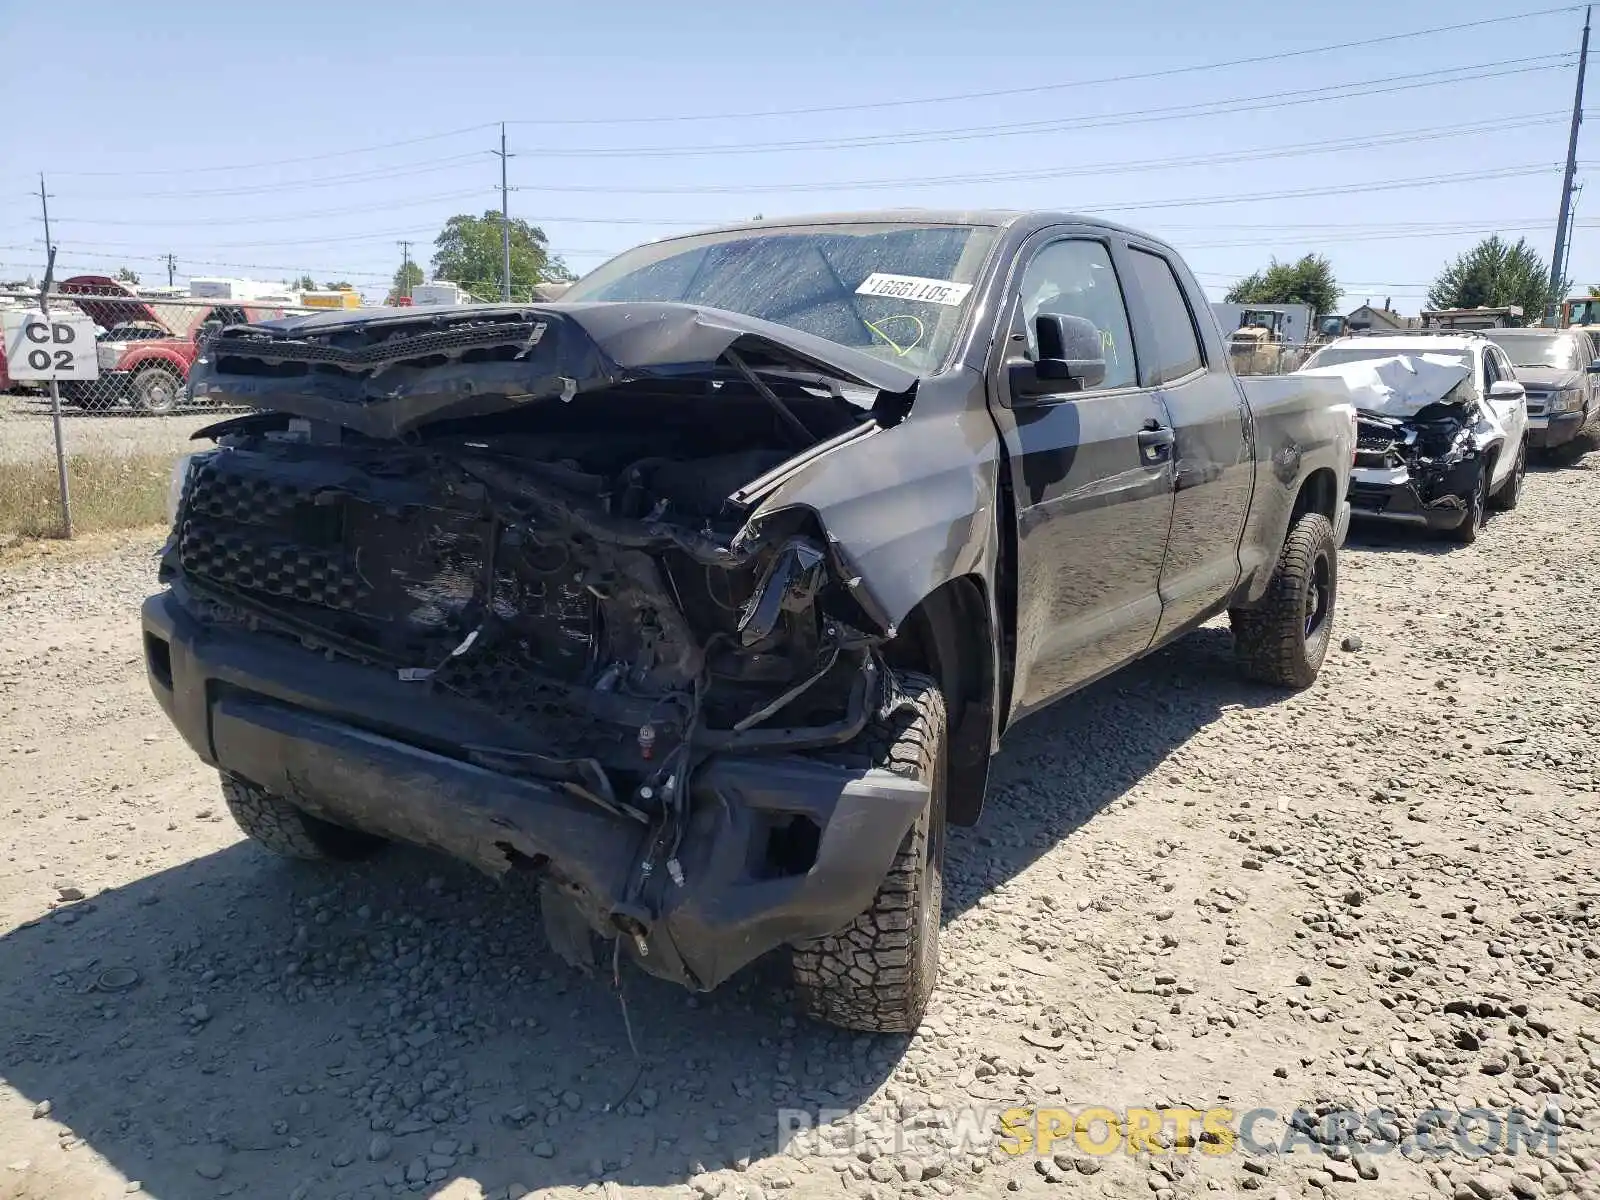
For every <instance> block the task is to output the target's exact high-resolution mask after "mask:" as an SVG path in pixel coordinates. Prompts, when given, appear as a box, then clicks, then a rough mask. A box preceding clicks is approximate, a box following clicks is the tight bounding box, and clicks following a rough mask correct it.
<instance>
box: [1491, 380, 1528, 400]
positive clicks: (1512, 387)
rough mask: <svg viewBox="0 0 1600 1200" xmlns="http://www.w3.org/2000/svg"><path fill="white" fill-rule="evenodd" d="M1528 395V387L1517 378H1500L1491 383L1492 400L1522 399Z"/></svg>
mask: <svg viewBox="0 0 1600 1200" xmlns="http://www.w3.org/2000/svg"><path fill="white" fill-rule="evenodd" d="M1525 395H1527V389H1526V388H1525V387H1523V386H1522V385H1521V384H1520V383H1518V382H1517V381H1516V380H1515V379H1498V380H1496V381H1495V382H1494V383H1491V384H1490V385H1489V399H1491V400H1520V399H1521V398H1522V397H1523V396H1525Z"/></svg>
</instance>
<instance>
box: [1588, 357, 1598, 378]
mask: <svg viewBox="0 0 1600 1200" xmlns="http://www.w3.org/2000/svg"><path fill="white" fill-rule="evenodd" d="M1584 370H1585V371H1587V372H1589V374H1591V375H1600V358H1597V359H1595V360H1594V361H1593V362H1592V363H1590V364H1589V365H1588V366H1587V367H1585V368H1584Z"/></svg>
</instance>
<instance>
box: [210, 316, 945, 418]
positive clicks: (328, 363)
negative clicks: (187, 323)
mask: <svg viewBox="0 0 1600 1200" xmlns="http://www.w3.org/2000/svg"><path fill="white" fill-rule="evenodd" d="M730 351H732V352H734V353H736V354H738V355H740V356H742V357H743V359H744V360H745V361H746V362H747V363H748V365H749V366H750V367H752V368H754V369H756V370H762V369H773V370H783V371H789V372H795V373H799V374H802V375H807V376H811V377H815V378H819V379H822V380H828V381H832V382H834V383H836V384H841V385H847V386H848V385H853V386H855V387H861V388H868V389H872V390H873V391H874V392H889V393H895V394H901V393H910V392H911V391H912V390H913V389H914V388H915V387H916V385H917V380H918V376H917V375H916V374H914V373H913V372H911V371H908V370H906V369H905V368H903V367H899V366H896V365H894V364H892V363H888V362H884V361H883V360H881V359H878V358H874V357H873V356H872V355H869V354H865V353H862V352H860V351H857V350H852V349H850V348H849V347H847V346H841V345H838V344H836V343H834V342H829V341H826V340H825V339H822V338H819V337H815V336H813V335H811V334H807V333H802V332H800V331H799V330H795V329H790V328H788V327H787V326H783V325H777V324H774V323H772V322H770V321H762V320H759V319H757V318H754V317H748V316H744V315H743V314H740V313H732V312H725V311H723V310H721V309H712V308H699V307H696V306H694V305H688V304H665V303H581V304H528V305H471V306H466V307H451V308H448V309H433V310H429V309H416V308H394V309H381V310H375V311H367V312H354V313H342V312H329V313H318V314H316V315H313V316H306V317H294V318H289V319H286V320H281V321H267V322H263V323H261V324H258V325H236V326H232V327H230V328H228V329H225V330H223V331H221V332H220V333H219V334H218V335H217V337H216V338H215V339H214V340H213V341H212V342H210V343H209V345H208V346H207V349H206V353H205V354H204V355H203V356H202V357H201V358H200V360H199V361H198V362H196V364H195V366H194V369H193V370H192V371H191V372H190V384H191V387H192V389H193V392H194V395H195V396H196V397H200V396H208V397H210V398H212V399H213V400H220V401H222V402H224V403H232V404H241V405H245V406H248V407H252V408H264V409H272V410H275V411H279V412H286V413H291V414H293V415H295V416H303V417H310V418H313V419H318V420H328V421H332V422H335V423H337V424H340V425H343V426H346V427H348V428H350V429H354V430H356V431H358V432H360V433H364V434H367V435H368V436H372V437H398V436H400V435H401V434H404V433H406V432H408V431H409V430H412V429H415V428H417V427H418V426H419V425H422V424H425V423H428V422H432V421H438V420H445V419H454V418H462V417H474V416H483V415H487V414H489V413H493V412H499V411H504V410H506V409H508V408H513V407H515V406H517V405H519V404H524V403H529V402H531V401H536V400H543V399H548V398H551V397H556V396H562V397H566V398H568V399H571V398H573V397H575V396H579V395H582V394H583V393H584V392H589V391H597V390H600V389H603V388H608V387H615V386H616V385H618V384H622V383H628V382H631V381H635V380H641V379H652V378H655V379H667V378H673V377H681V376H688V375H696V374H702V375H703V374H711V373H724V374H725V373H727V372H729V371H730V370H731V369H732V366H731V364H730V363H729V361H728V359H727V358H726V356H727V354H728V353H729V352H730ZM868 403H870V398H869V400H868Z"/></svg>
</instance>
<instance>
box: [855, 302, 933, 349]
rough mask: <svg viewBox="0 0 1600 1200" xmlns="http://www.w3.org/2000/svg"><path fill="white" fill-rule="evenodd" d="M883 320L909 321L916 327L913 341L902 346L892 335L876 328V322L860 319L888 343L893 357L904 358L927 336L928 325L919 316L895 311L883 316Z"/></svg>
mask: <svg viewBox="0 0 1600 1200" xmlns="http://www.w3.org/2000/svg"><path fill="white" fill-rule="evenodd" d="M883 320H884V321H885V322H888V321H910V322H911V323H912V324H913V325H915V326H916V327H917V336H916V339H915V340H914V341H912V343H911V344H910V345H909V346H902V345H901V344H900V343H899V342H897V341H895V340H894V339H893V338H892V337H890V336H889V335H888V334H887V333H885V332H884V331H883V330H882V329H880V328H878V325H877V323H876V322H874V321H867V320H863V321H862V324H863V325H865V326H866V327H867V328H868V329H870V330H872V332H873V333H875V334H877V335H878V336H879V337H881V338H882V339H883V340H884V341H886V342H888V343H889V346H890V348H891V349H892V350H893V351H894V353H895V357H897V358H904V357H905V356H906V355H908V354H910V353H911V352H912V351H913V350H915V349H916V348H917V347H918V346H920V345H921V344H922V339H923V338H925V337H927V336H928V327H927V326H926V325H924V324H923V323H922V319H921V318H920V317H914V316H912V315H911V314H910V313H896V314H895V315H894V316H892V317H884V318H883Z"/></svg>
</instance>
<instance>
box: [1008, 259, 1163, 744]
mask: <svg viewBox="0 0 1600 1200" xmlns="http://www.w3.org/2000/svg"><path fill="white" fill-rule="evenodd" d="M1119 255H1120V250H1119V249H1118V248H1117V247H1116V246H1115V245H1114V243H1113V238H1112V237H1111V236H1109V235H1107V234H1105V233H1103V232H1101V231H1093V232H1088V231H1085V232H1083V233H1081V234H1080V233H1076V232H1072V231H1069V230H1064V229H1063V230H1047V231H1044V232H1042V233H1040V234H1037V235H1035V236H1034V237H1033V238H1031V239H1030V240H1029V242H1028V243H1026V244H1025V245H1024V247H1023V250H1022V252H1021V253H1020V254H1019V255H1018V258H1017V262H1016V264H1015V266H1014V270H1013V273H1012V275H1011V278H1010V280H1009V283H1008V289H1007V293H1006V296H1005V300H1004V304H1003V306H1002V307H1001V308H1000V309H999V313H1000V318H999V319H1000V321H1001V328H1000V337H999V338H998V339H997V343H998V353H996V354H994V355H993V356H992V359H993V361H992V363H991V376H990V394H991V396H992V397H993V398H994V403H993V405H992V407H993V409H994V413H995V420H996V423H997V424H998V425H999V427H1000V432H1001V436H1002V438H1003V440H1004V442H1005V446H1006V451H1007V457H1008V459H1009V463H1010V474H1011V481H1012V489H1013V493H1014V500H1015V506H1016V523H1017V527H1016V541H1017V581H1016V591H1017V598H1016V603H1017V648H1016V671H1017V675H1016V680H1015V682H1014V685H1013V696H1014V702H1013V715H1021V714H1022V713H1024V712H1027V711H1029V710H1032V709H1035V708H1038V707H1040V706H1041V705H1043V704H1046V703H1048V702H1049V701H1051V700H1053V699H1055V698H1056V697H1058V696H1060V695H1062V694H1064V693H1065V692H1068V691H1070V690H1072V689H1073V688H1075V687H1078V686H1081V685H1082V684H1084V683H1086V682H1088V681H1089V680H1091V679H1093V678H1095V677H1096V676H1099V675H1103V674H1105V673H1106V672H1107V671H1110V670H1112V669H1114V668H1115V667H1117V666H1119V665H1121V664H1122V663H1124V662H1126V661H1127V660H1128V659H1130V658H1133V657H1135V656H1137V655H1138V654H1140V653H1141V652H1143V651H1144V650H1145V648H1146V647H1148V646H1149V644H1150V640H1151V638H1152V637H1153V636H1154V634H1155V630H1156V626H1157V624H1158V623H1159V621H1160V618H1161V598H1160V595H1159V592H1158V590H1157V585H1158V582H1159V579H1160V575H1161V562H1162V558H1163V555H1164V554H1165V551H1166V544H1167V528H1168V526H1169V525H1170V523H1171V519H1172V464H1171V442H1170V422H1169V421H1168V419H1167V414H1166V410H1165V408H1164V407H1163V406H1162V403H1161V398H1160V395H1159V394H1158V391H1157V389H1156V388H1153V387H1148V386H1145V385H1143V384H1141V382H1140V380H1139V364H1138V361H1137V359H1136V357H1135V349H1134V341H1133V337H1132V323H1131V320H1130V317H1129V310H1128V304H1127V300H1126V296H1125V290H1126V289H1125V283H1126V280H1125V279H1123V278H1121V277H1120V276H1119V271H1118V267H1117V265H1116V263H1117V257H1118V256H1119ZM1040 313H1053V314H1058V315H1062V316H1077V317H1083V318H1086V319H1087V320H1090V321H1092V322H1094V324H1095V325H1096V327H1097V328H1098V329H1099V330H1100V339H1101V345H1102V347H1103V350H1104V355H1105V359H1106V377H1105V380H1104V381H1103V383H1101V384H1100V385H1099V386H1098V387H1095V388H1092V389H1087V390H1084V391H1075V392H1062V393H1060V394H1057V395H1049V396H1044V397H1031V398H1028V399H1027V400H1026V401H1025V402H1015V401H1014V400H1013V397H1012V396H1011V393H1010V388H1009V384H1008V382H1007V375H1006V371H1005V369H1004V364H1005V361H1006V360H1007V359H1009V358H1011V357H1013V356H1015V355H1017V354H1018V353H1022V354H1026V355H1027V356H1028V357H1030V358H1034V359H1036V358H1037V354H1038V346H1037V344H1036V334H1035V327H1034V318H1035V317H1037V316H1038V315H1039V314H1040Z"/></svg>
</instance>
